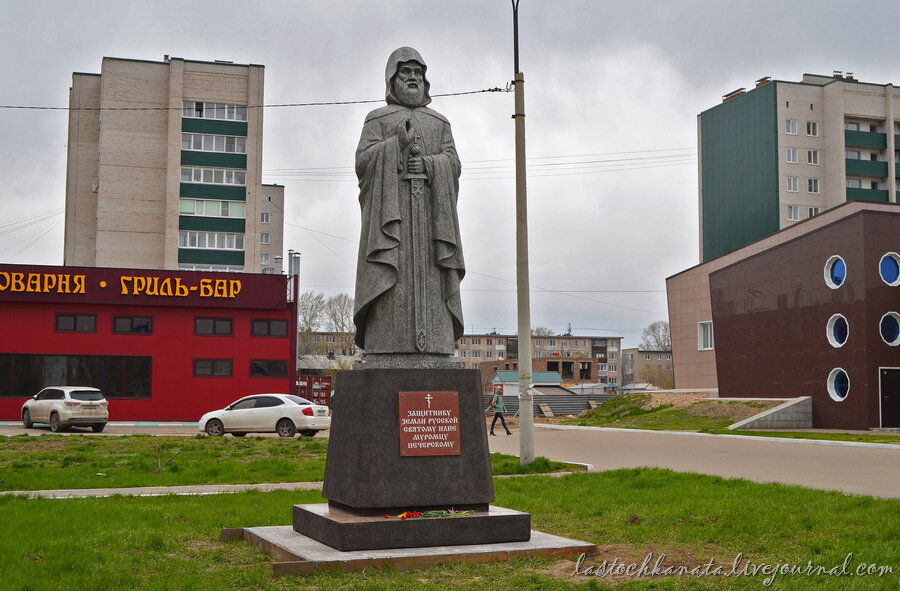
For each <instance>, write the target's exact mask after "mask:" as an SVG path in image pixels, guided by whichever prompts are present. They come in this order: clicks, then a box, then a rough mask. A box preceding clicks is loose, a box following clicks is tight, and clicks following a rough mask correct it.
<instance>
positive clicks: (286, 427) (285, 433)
mask: <svg viewBox="0 0 900 591" xmlns="http://www.w3.org/2000/svg"><path fill="white" fill-rule="evenodd" d="M275 431H276V432H277V433H278V436H279V437H293V436H294V435H295V434H296V433H297V428H296V427H295V426H294V422H293V421H292V420H291V419H281V420H280V421H278V424H277V425H275Z"/></svg>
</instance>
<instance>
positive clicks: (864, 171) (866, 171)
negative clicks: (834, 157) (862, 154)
mask: <svg viewBox="0 0 900 591" xmlns="http://www.w3.org/2000/svg"><path fill="white" fill-rule="evenodd" d="M847 174H853V175H860V176H881V177H884V176H887V175H888V163H887V162H873V161H871V160H855V159H852V158H848V159H847Z"/></svg>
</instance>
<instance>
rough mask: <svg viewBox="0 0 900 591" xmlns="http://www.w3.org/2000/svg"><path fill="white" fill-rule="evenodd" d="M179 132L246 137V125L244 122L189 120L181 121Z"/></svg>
mask: <svg viewBox="0 0 900 591" xmlns="http://www.w3.org/2000/svg"><path fill="white" fill-rule="evenodd" d="M181 131H189V132H191V133H217V134H219V135H243V136H246V135H247V123H246V122H245V121H221V120H219V119H190V118H187V117H185V118H183V119H182V120H181Z"/></svg>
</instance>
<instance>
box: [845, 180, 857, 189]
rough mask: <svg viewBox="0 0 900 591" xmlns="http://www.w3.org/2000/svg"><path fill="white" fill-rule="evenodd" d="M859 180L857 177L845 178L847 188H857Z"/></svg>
mask: <svg viewBox="0 0 900 591" xmlns="http://www.w3.org/2000/svg"><path fill="white" fill-rule="evenodd" d="M859 187H860V182H859V179H847V188H848V189H859Z"/></svg>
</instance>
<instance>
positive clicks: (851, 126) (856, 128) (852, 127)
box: [844, 121, 859, 131]
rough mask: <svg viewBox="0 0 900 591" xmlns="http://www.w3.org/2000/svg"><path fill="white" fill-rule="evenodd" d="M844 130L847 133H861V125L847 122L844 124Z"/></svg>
mask: <svg viewBox="0 0 900 591" xmlns="http://www.w3.org/2000/svg"><path fill="white" fill-rule="evenodd" d="M844 129H845V130H847V131H859V123H853V122H849V121H848V122H846V123H844Z"/></svg>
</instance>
